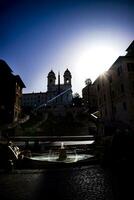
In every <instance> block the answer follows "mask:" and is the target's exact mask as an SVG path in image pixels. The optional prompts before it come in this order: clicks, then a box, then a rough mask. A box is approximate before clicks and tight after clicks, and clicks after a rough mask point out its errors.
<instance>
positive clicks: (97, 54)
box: [74, 44, 119, 88]
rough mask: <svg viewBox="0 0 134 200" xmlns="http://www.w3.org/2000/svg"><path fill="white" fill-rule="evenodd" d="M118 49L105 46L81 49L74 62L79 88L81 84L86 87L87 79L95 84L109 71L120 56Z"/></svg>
mask: <svg viewBox="0 0 134 200" xmlns="http://www.w3.org/2000/svg"><path fill="white" fill-rule="evenodd" d="M117 49H118V48H115V47H114V46H108V45H104V44H102V45H101V44H100V45H98V44H97V45H92V46H89V47H88V48H83V49H81V51H79V53H78V54H77V57H76V58H75V62H74V66H75V68H74V72H75V75H76V76H75V77H76V78H75V79H77V80H75V81H77V88H79V87H80V85H79V84H80V83H81V84H82V83H83V84H82V85H83V86H84V85H85V80H86V79H87V78H91V80H92V82H93V81H94V80H95V79H96V78H97V77H98V76H99V75H100V74H102V73H104V72H105V71H106V70H108V69H109V68H110V67H111V65H112V64H113V63H114V62H115V60H116V59H117V58H118V56H119V52H118V50H117Z"/></svg>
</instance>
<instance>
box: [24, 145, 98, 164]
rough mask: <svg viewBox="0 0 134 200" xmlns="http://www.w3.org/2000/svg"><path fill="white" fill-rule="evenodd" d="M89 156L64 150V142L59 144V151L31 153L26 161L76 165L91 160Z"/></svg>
mask: <svg viewBox="0 0 134 200" xmlns="http://www.w3.org/2000/svg"><path fill="white" fill-rule="evenodd" d="M93 157H94V156H93V155H91V154H87V153H85V152H81V153H77V150H76V149H71V148H65V146H64V142H61V145H60V149H59V148H58V149H52V148H51V149H50V150H48V151H46V152H44V153H40V154H39V153H33V154H32V156H31V157H28V160H31V161H33V162H34V164H35V165H36V164H37V165H38V164H39V163H40V165H44V164H54V163H76V162H79V161H84V160H88V159H91V158H93Z"/></svg>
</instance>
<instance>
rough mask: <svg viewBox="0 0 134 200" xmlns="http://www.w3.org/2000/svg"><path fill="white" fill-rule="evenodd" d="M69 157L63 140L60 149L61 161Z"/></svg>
mask: <svg viewBox="0 0 134 200" xmlns="http://www.w3.org/2000/svg"><path fill="white" fill-rule="evenodd" d="M66 159H67V153H66V149H65V148H64V143H63V142H61V148H60V150H59V158H58V160H59V161H64V160H66Z"/></svg>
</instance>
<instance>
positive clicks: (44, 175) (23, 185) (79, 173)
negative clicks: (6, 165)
mask: <svg viewBox="0 0 134 200" xmlns="http://www.w3.org/2000/svg"><path fill="white" fill-rule="evenodd" d="M0 199H1V200H36V199H38V200H40V199H44V200H51V199H52V200H54V199H58V200H113V199H114V198H113V194H112V185H111V182H110V178H109V174H108V173H107V172H105V171H104V170H103V169H102V168H101V167H100V166H99V165H90V166H81V167H68V168H59V169H43V170H15V171H14V172H12V173H4V172H2V171H1V172H0Z"/></svg>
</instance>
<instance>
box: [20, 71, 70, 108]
mask: <svg viewBox="0 0 134 200" xmlns="http://www.w3.org/2000/svg"><path fill="white" fill-rule="evenodd" d="M71 80H72V75H71V72H70V71H69V70H68V69H66V71H65V72H64V75H63V83H61V77H60V73H58V80H57V81H56V75H55V73H54V72H53V70H51V71H50V72H49V73H48V76H47V91H46V92H40V93H34V92H33V93H25V94H23V96H22V106H23V107H31V108H38V107H40V106H42V105H48V106H52V105H53V106H57V105H70V104H71V103H72V82H71Z"/></svg>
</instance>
